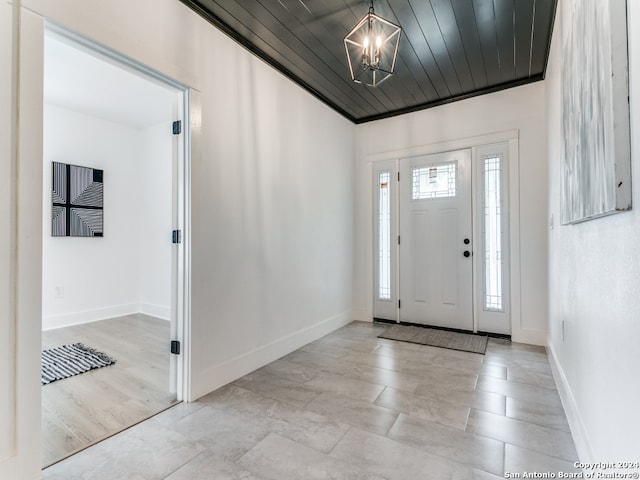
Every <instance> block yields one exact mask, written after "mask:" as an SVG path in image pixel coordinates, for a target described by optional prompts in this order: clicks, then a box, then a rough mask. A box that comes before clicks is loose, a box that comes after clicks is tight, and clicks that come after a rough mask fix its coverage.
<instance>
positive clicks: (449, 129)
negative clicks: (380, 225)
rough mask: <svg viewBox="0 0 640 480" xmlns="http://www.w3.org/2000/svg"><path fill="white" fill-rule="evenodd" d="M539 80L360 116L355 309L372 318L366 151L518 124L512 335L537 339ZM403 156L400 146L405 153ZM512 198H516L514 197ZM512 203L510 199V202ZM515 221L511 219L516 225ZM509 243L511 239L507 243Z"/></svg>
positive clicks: (541, 212) (540, 312)
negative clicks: (369, 118) (372, 117)
mask: <svg viewBox="0 0 640 480" xmlns="http://www.w3.org/2000/svg"><path fill="white" fill-rule="evenodd" d="M544 100H545V88H544V84H543V83H542V82H538V83H534V84H529V85H525V86H521V87H517V88H513V89H509V90H503V91H501V92H497V93H492V94H490V95H483V96H480V97H475V98H471V99H468V100H464V101H461V102H455V103H451V104H448V105H443V106H440V107H436V108H432V109H429V110H423V111H420V112H415V113H412V114H408V115H402V116H400V117H394V118H390V119H386V120H380V121H376V122H371V123H366V124H363V125H359V126H358V128H357V143H356V145H357V157H356V162H357V166H356V177H357V179H358V183H357V192H356V195H357V203H356V245H358V246H360V248H358V249H356V252H355V280H354V298H353V303H354V313H355V317H356V318H358V319H361V320H371V318H372V312H371V307H372V291H373V279H372V271H371V264H372V258H373V254H372V232H373V227H372V223H371V201H372V191H371V187H370V185H371V184H372V180H371V167H370V162H371V160H372V159H375V160H377V159H382V158H384V157H385V155H384V152H391V153H390V156H389V158H397V153H396V152H407V151H410V150H413V151H420V150H421V149H424V148H428V146H429V145H432V144H446V143H447V142H449V144H455V143H456V142H457V141H460V142H459V143H464V142H465V139H468V138H470V137H479V136H489V135H491V134H495V133H500V132H506V131H510V130H513V129H517V130H518V131H519V150H520V151H519V170H520V177H519V178H516V179H515V181H516V182H517V183H518V186H519V191H520V197H519V201H520V206H519V211H512V212H511V216H510V218H511V223H512V227H515V226H516V225H517V223H514V222H518V221H519V229H520V248H521V255H520V258H517V256H514V255H517V252H514V251H513V250H512V259H511V261H512V264H513V262H518V263H516V265H518V266H519V267H520V270H521V278H520V283H521V291H520V298H521V304H520V306H519V307H518V305H512V310H515V309H517V310H518V313H519V316H520V320H519V321H518V322H517V324H516V325H514V328H513V330H512V337H513V340H514V341H520V342H526V343H533V344H539V345H543V344H544V343H545V342H546V325H547V268H546V262H547V238H546V235H545V231H546V202H547V186H546V182H547V166H546V162H545V156H546V129H545V120H546V117H545V115H546V114H545V101H544ZM405 156H406V153H405ZM516 200H517V199H516ZM512 203H513V202H512ZM516 228H517V227H516ZM512 248H513V246H512Z"/></svg>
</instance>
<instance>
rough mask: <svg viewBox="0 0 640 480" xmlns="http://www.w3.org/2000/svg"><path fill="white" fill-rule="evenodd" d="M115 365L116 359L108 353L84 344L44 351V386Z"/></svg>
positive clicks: (42, 372)
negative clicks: (94, 369)
mask: <svg viewBox="0 0 640 480" xmlns="http://www.w3.org/2000/svg"><path fill="white" fill-rule="evenodd" d="M114 363H116V361H115V359H113V358H111V357H110V356H109V355H107V354H106V353H102V352H98V351H96V350H94V349H93V348H89V347H86V346H85V345H83V344H82V343H74V344H73V345H63V346H62V347H57V348H52V349H50V350H43V352H42V369H41V381H42V385H46V384H47V383H51V382H55V381H56V380H61V379H63V378H68V377H72V376H74V375H78V374H79V373H84V372H88V371H89V370H91V369H93V368H100V367H106V366H107V365H111V364H114Z"/></svg>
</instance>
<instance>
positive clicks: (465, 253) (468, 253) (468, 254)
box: [463, 250, 471, 258]
mask: <svg viewBox="0 0 640 480" xmlns="http://www.w3.org/2000/svg"><path fill="white" fill-rule="evenodd" d="M463 255H464V256H465V257H467V258H468V257H470V256H471V252H470V251H469V250H465V251H464V253H463Z"/></svg>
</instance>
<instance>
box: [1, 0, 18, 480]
mask: <svg viewBox="0 0 640 480" xmlns="http://www.w3.org/2000/svg"><path fill="white" fill-rule="evenodd" d="M13 27H14V19H13V7H12V5H11V4H9V3H7V2H2V4H0V171H2V172H3V174H2V175H0V230H1V231H2V232H4V234H3V235H0V332H1V334H0V418H2V419H3V421H2V428H1V429H0V477H2V478H4V477H5V476H7V477H8V474H9V472H10V470H9V469H10V468H14V465H13V459H12V449H13V443H14V435H13V433H14V422H13V421H12V419H14V418H15V410H14V407H15V405H14V395H15V393H16V392H15V378H14V358H15V351H16V350H15V347H16V345H15V340H16V339H15V303H14V290H13V285H14V279H15V277H14V267H13V262H14V261H15V257H14V252H13V247H14V241H15V218H14V213H15V206H16V203H15V191H14V184H15V179H14V175H15V151H14V145H15V134H16V131H15V122H14V120H15V118H14V112H15V109H14V102H13V95H12V93H13V87H14V84H15V82H14V79H15V78H16V77H15V74H16V70H15V68H14V62H13V60H14V55H13V53H14V41H13V40H14V39H13V34H14V28H13ZM10 463H11V465H10Z"/></svg>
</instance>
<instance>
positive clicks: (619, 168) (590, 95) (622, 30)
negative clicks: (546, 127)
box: [560, 0, 631, 225]
mask: <svg viewBox="0 0 640 480" xmlns="http://www.w3.org/2000/svg"><path fill="white" fill-rule="evenodd" d="M562 5H563V32H564V35H563V55H562V56H563V58H562V138H563V142H564V156H563V159H562V162H561V164H562V172H561V197H560V198H561V206H560V211H561V221H562V224H564V225H567V224H573V223H578V222H583V221H586V220H591V219H594V218H598V217H601V216H604V215H609V214H612V213H618V212H621V211H625V210H629V209H631V146H630V131H629V73H628V48H627V6H626V1H625V0H569V1H568V2H565V3H563V4H562Z"/></svg>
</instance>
